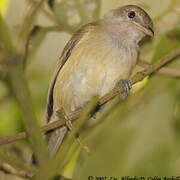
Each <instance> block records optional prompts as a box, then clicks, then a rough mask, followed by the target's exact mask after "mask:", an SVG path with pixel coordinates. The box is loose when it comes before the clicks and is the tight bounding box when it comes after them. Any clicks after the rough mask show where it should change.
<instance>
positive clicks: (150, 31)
mask: <svg viewBox="0 0 180 180" xmlns="http://www.w3.org/2000/svg"><path fill="white" fill-rule="evenodd" d="M147 31H148V32H147V35H149V36H151V37H153V36H154V31H153V29H152V27H150V26H148V28H147Z"/></svg>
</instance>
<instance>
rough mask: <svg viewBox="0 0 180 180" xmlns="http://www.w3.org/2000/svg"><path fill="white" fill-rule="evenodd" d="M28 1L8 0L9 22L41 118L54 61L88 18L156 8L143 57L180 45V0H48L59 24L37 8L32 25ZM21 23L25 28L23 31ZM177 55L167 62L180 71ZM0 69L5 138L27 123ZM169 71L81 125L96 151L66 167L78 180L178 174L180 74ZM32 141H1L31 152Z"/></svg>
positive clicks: (150, 57) (156, 56)
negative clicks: (90, 124) (126, 8)
mask: <svg viewBox="0 0 180 180" xmlns="http://www.w3.org/2000/svg"><path fill="white" fill-rule="evenodd" d="M30 1H31V0H29V1H28V0H26V1H25V0H21V1H19V0H13V1H10V2H9V6H8V9H7V13H6V15H5V21H6V23H7V25H8V26H9V29H10V33H11V36H12V37H13V39H14V40H13V41H14V44H15V46H16V47H17V48H18V49H20V53H21V54H23V55H24V54H25V55H24V56H25V57H26V70H25V73H24V76H25V79H26V82H27V84H28V87H29V89H30V93H31V97H32V104H33V107H34V111H35V114H36V117H37V121H38V123H39V124H40V123H41V122H42V121H43V119H44V111H45V105H46V97H47V91H48V86H49V83H50V79H51V76H52V74H53V70H54V68H55V65H56V60H57V59H58V57H59V56H60V54H61V51H62V49H63V47H64V46H65V44H66V42H67V41H68V40H69V38H70V37H71V35H72V33H73V32H74V31H75V30H76V29H77V28H79V27H80V26H81V25H82V24H85V23H87V22H89V21H91V20H92V19H96V18H99V17H102V16H103V15H104V14H105V13H106V12H108V11H109V10H110V9H112V8H117V7H119V6H121V5H125V4H137V5H139V6H141V7H142V8H144V9H145V10H146V11H147V12H148V13H149V14H150V16H151V17H152V19H153V22H154V28H155V37H154V39H153V40H150V39H146V41H144V42H143V43H142V47H141V56H140V58H141V59H145V60H146V61H148V62H156V61H157V60H158V59H159V58H161V57H163V56H164V55H166V54H168V53H169V52H171V51H172V50H174V49H175V48H177V47H179V46H180V1H179V0H163V1H161V0H137V1H136V0H111V1H109V0H101V1H100V0H99V1H95V0H94V1H88V0H86V3H85V4H83V5H81V2H83V1H75V0H66V1H65V0H64V1H63V0H62V1H60V0H59V1H58V0H57V1H49V2H51V4H50V8H49V7H48V4H47V3H43V5H42V7H43V8H44V9H46V10H47V11H48V12H51V13H52V14H53V15H55V17H56V18H55V21H59V22H60V23H59V24H56V23H54V20H51V19H50V18H49V17H48V16H46V15H44V14H43V13H42V10H41V9H38V10H37V13H35V14H34V17H33V18H32V17H31V19H29V21H28V22H30V25H29V24H28V23H26V21H25V20H27V19H26V18H27V16H28V15H29V14H30V13H31V11H32V9H33V8H34V6H33V5H32V3H30ZM84 1H85V0H84ZM1 2H2V1H1ZM32 2H34V1H33V0H32ZM77 2H78V3H77ZM52 3H53V6H52ZM76 3H77V4H76ZM74 4H76V6H75V7H74ZM86 5H89V6H86ZM98 5H99V8H97V9H96V6H97V7H98ZM50 9H51V10H50ZM94 9H96V10H94ZM78 13H80V16H79V15H78ZM24 24H25V25H24ZM33 26H36V31H33V33H32V34H31V36H30V45H29V53H28V54H26V52H25V48H24V47H25V46H26V42H27V39H28V37H29V36H28V35H29V33H30V32H31V31H30V30H31V29H33ZM57 26H58V27H57ZM26 27H28V28H27V29H26ZM61 27H62V29H61ZM22 29H23V30H24V32H20V31H21V30H22ZM0 55H1V54H0ZM179 59H180V58H177V59H176V60H175V61H173V63H171V64H169V65H168V67H170V68H173V69H174V71H177V70H180V63H179ZM0 68H1V67H0ZM137 70H139V68H137ZM137 70H136V71H137ZM0 71H1V76H0V79H1V81H0V136H1V137H3V136H9V135H14V134H16V133H18V132H21V131H24V130H26V128H25V127H26V125H25V122H24V120H23V115H22V110H21V107H20V106H19V104H18V103H17V100H16V98H14V95H13V93H12V90H11V88H9V86H8V82H7V79H6V73H5V75H4V72H3V68H1V69H0ZM171 76H172V75H165V76H162V75H161V76H160V75H154V76H152V77H150V78H149V80H148V81H147V82H146V83H144V86H143V88H141V89H140V90H138V91H136V93H132V94H131V95H130V97H128V99H127V100H126V101H125V102H120V103H118V105H117V106H115V108H113V110H112V111H111V113H109V114H108V115H107V116H106V117H104V120H103V121H104V122H103V123H102V124H98V125H97V127H96V128H92V129H87V130H86V131H85V132H82V134H83V135H84V137H86V141H85V142H86V144H88V146H89V148H90V149H91V153H90V155H87V153H86V152H84V151H81V153H80V158H79V160H78V163H77V164H76V167H75V170H74V165H73V163H70V165H69V166H68V168H66V173H65V174H66V175H68V176H71V175H72V170H74V171H73V172H74V173H73V174H74V175H73V177H74V179H87V177H88V176H90V175H92V176H104V177H105V176H109V177H110V176H116V177H121V176H123V175H127V176H169V177H171V176H177V175H180V154H179V141H180V133H179V131H180V129H179V126H180V116H179V115H180V103H179V100H180V81H179V77H180V76H178V77H176V78H174V77H171ZM19 93H21V92H19ZM112 104H113V102H112ZM105 113H106V112H105ZM30 147H31V146H30V145H29V141H28V140H26V141H21V142H17V143H14V144H13V145H6V146H3V147H2V148H6V149H8V150H9V151H13V152H14V151H16V152H15V153H16V154H18V153H19V154H22V155H23V157H24V158H25V159H28V157H29V155H30V152H31V151H30V149H31V148H30ZM76 156H77V155H74V157H76ZM74 161H76V160H74ZM6 178H10V179H22V178H19V177H16V176H12V175H8V174H5V173H4V172H1V173H0V179H6Z"/></svg>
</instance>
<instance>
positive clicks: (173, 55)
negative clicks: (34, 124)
mask: <svg viewBox="0 0 180 180" xmlns="http://www.w3.org/2000/svg"><path fill="white" fill-rule="evenodd" d="M178 56H180V48H177V49H176V50H174V51H173V52H171V53H170V54H169V55H167V56H165V57H163V58H162V59H160V60H159V61H157V62H156V63H155V64H153V65H151V66H147V67H146V68H145V70H143V71H141V72H138V73H136V74H135V75H134V76H133V77H132V78H130V82H131V84H132V85H133V84H135V83H137V82H139V81H142V80H143V79H144V78H145V77H146V76H149V75H151V74H153V73H155V72H157V71H158V70H159V69H160V68H161V67H163V66H164V65H165V64H167V63H169V62H170V61H172V60H173V59H175V58H176V57H178ZM123 92H124V89H123V87H122V86H121V85H119V86H118V87H116V88H114V89H113V90H111V91H110V92H109V93H107V94H106V95H104V96H103V97H102V98H100V100H99V103H98V104H99V105H102V104H104V103H106V102H108V101H110V100H111V99H112V98H114V97H115V96H116V95H118V94H119V93H123ZM85 108H86V106H85V107H83V108H81V109H79V110H78V111H76V112H73V113H72V114H70V115H69V116H68V118H69V120H75V119H77V118H78V117H79V116H80V114H81V112H82V111H83V110H84V109H85ZM63 125H65V120H64V119H60V120H58V121H55V122H52V123H49V124H47V125H44V126H42V128H41V129H42V131H43V132H44V133H46V132H48V131H50V130H54V129H56V128H58V127H60V126H63ZM25 138H27V133H26V132H21V133H19V134H16V135H15V136H8V137H4V138H0V145H3V144H8V143H11V142H14V141H17V140H22V139H25Z"/></svg>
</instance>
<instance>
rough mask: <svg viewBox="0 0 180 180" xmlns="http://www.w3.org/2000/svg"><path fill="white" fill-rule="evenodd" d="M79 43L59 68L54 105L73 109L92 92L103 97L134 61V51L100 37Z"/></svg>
mask: <svg viewBox="0 0 180 180" xmlns="http://www.w3.org/2000/svg"><path fill="white" fill-rule="evenodd" d="M93 38H94V37H92V38H91V40H89V41H88V40H87V41H83V43H79V44H78V45H77V46H76V47H75V48H74V49H73V51H72V54H71V56H70V57H69V59H68V60H67V62H66V63H65V65H64V66H63V68H62V69H61V71H60V73H59V75H58V78H57V81H56V84H55V89H54V100H55V103H54V104H55V108H56V109H59V108H60V107H63V108H64V109H65V111H66V112H68V113H69V112H71V111H74V110H75V109H76V108H78V107H80V106H82V105H83V104H84V103H86V102H87V101H89V100H90V99H91V97H92V96H93V95H96V94H97V95H99V96H103V95H104V94H106V93H107V92H108V91H110V90H111V89H112V88H114V86H115V84H116V83H117V82H118V80H120V79H127V78H128V77H129V75H130V73H131V71H132V68H133V67H134V65H135V64H136V60H137V50H136V49H135V48H131V47H119V45H116V44H112V42H111V41H110V40H109V41H108V40H106V39H104V38H99V40H97V39H96V40H95V39H93Z"/></svg>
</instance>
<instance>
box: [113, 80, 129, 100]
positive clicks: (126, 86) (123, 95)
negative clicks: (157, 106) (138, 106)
mask: <svg viewBox="0 0 180 180" xmlns="http://www.w3.org/2000/svg"><path fill="white" fill-rule="evenodd" d="M119 84H121V85H122V86H123V88H124V92H123V93H120V97H121V98H122V99H123V100H124V99H125V98H126V97H127V96H128V94H129V92H130V89H131V88H132V86H131V83H130V81H129V80H128V79H121V80H120V81H119V82H118V83H117V84H116V86H115V87H117V86H118V85H119Z"/></svg>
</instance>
